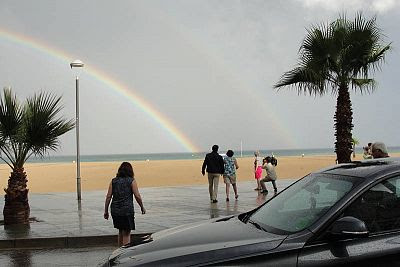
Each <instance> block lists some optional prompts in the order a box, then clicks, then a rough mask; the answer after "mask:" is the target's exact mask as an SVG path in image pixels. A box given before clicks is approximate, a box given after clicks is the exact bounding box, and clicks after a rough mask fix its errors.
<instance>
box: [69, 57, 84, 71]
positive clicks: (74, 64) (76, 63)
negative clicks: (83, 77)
mask: <svg viewBox="0 0 400 267" xmlns="http://www.w3.org/2000/svg"><path fill="white" fill-rule="evenodd" d="M69 65H70V66H71V69H72V68H83V66H84V65H85V64H83V62H82V61H80V60H79V59H76V60H74V61H72V62H71V63H70V64H69Z"/></svg>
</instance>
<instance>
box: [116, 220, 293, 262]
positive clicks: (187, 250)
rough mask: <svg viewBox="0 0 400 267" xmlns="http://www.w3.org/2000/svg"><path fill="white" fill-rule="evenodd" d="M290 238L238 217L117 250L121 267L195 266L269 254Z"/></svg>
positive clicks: (175, 230) (190, 226) (170, 232)
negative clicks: (156, 266)
mask: <svg viewBox="0 0 400 267" xmlns="http://www.w3.org/2000/svg"><path fill="white" fill-rule="evenodd" d="M285 238H286V236H283V235H276V234H272V233H268V232H265V231H263V230H259V229H257V228H256V227H255V226H254V225H251V224H246V223H243V222H242V221H240V220H239V219H238V218H237V217H232V216H231V217H225V218H222V219H214V220H209V221H206V222H200V223H192V224H187V225H183V226H179V227H175V228H171V229H167V230H164V231H160V232H157V233H154V234H152V235H150V236H149V237H148V238H147V239H145V240H144V242H143V244H139V245H136V246H132V247H128V248H120V249H118V250H116V251H115V252H114V253H113V254H112V255H111V257H110V263H115V264H120V265H121V266H145V265H149V266H150V265H168V266H174V265H176V266H191V265H202V264H208V263H218V262H222V261H224V260H226V259H234V258H241V257H245V256H249V255H257V254H262V253H265V252H266V251H269V250H272V249H274V248H276V247H278V246H279V245H280V244H281V243H282V241H283V240H284V239H285Z"/></svg>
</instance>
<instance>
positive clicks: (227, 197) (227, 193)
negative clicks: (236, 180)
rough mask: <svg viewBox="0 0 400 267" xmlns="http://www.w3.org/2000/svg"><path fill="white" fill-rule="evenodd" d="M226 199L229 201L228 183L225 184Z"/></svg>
mask: <svg viewBox="0 0 400 267" xmlns="http://www.w3.org/2000/svg"><path fill="white" fill-rule="evenodd" d="M225 193H226V201H229V184H228V183H226V184H225Z"/></svg>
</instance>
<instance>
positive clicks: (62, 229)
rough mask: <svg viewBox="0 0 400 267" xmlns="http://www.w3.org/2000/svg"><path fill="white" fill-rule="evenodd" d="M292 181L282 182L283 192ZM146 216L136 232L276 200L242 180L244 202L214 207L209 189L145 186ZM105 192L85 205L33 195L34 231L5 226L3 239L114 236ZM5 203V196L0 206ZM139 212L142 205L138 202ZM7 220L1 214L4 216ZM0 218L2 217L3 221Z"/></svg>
mask: <svg viewBox="0 0 400 267" xmlns="http://www.w3.org/2000/svg"><path fill="white" fill-rule="evenodd" d="M292 182H293V180H278V181H277V186H278V188H279V190H282V189H283V188H285V187H286V186H288V185H289V184H291V183H292ZM140 191H141V195H142V197H143V201H144V205H145V207H146V210H147V213H146V214H145V215H142V214H138V213H137V214H136V216H135V220H136V229H137V230H135V231H133V233H149V232H156V231H159V230H163V229H166V228H171V227H175V226H178V225H182V224H186V223H192V222H197V221H202V220H207V219H210V218H217V217H221V216H229V215H235V214H240V213H242V212H246V211H249V210H252V209H254V208H256V207H258V206H259V205H261V204H263V203H264V202H265V201H266V200H268V199H269V198H271V197H272V196H273V194H267V195H264V194H259V192H255V191H254V190H253V182H252V181H246V182H239V183H238V193H239V198H238V199H237V200H235V199H234V197H233V195H231V197H232V198H231V199H230V201H229V202H227V201H225V194H224V193H223V192H220V193H219V195H218V196H219V197H218V200H219V201H218V203H210V200H209V193H208V186H207V185H200V186H180V187H178V186H176V187H172V186H171V187H153V188H140ZM105 194H106V189H104V191H92V192H83V194H82V201H81V202H78V201H77V200H76V195H75V193H51V194H31V195H30V208H31V216H34V217H35V218H36V219H37V220H38V222H33V223H31V224H30V227H26V228H21V227H19V226H12V227H5V228H4V231H0V239H4V240H7V239H14V238H37V237H63V236H68V237H74V236H100V235H114V234H116V229H114V227H113V224H112V220H108V221H107V220H104V219H103V211H104V206H103V205H104V197H105ZM1 206H4V199H3V198H0V207H1ZM135 209H136V210H139V207H138V206H137V205H136V203H135ZM0 216H2V214H1V215H0ZM0 219H2V218H1V217H0Z"/></svg>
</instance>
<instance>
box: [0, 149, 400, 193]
mask: <svg viewBox="0 0 400 267" xmlns="http://www.w3.org/2000/svg"><path fill="white" fill-rule="evenodd" d="M392 156H400V154H398V155H392ZM335 159H336V156H335V155H333V154H332V155H321V156H305V157H300V156H299V157H296V156H291V157H289V156H288V157H278V166H277V168H276V171H277V175H278V179H288V178H289V179H297V178H301V177H303V176H304V175H306V174H308V173H310V172H312V171H315V170H318V169H321V168H324V167H327V166H330V165H333V164H335ZM355 159H356V160H359V159H361V155H356V158H355ZM237 160H238V163H239V169H238V173H237V177H238V184H239V186H240V181H251V180H254V178H253V177H254V174H253V160H254V159H253V158H252V157H249V158H237ZM131 163H132V164H133V167H134V171H135V178H136V180H137V182H138V185H139V187H158V186H176V185H196V184H207V177H204V176H202V174H201V165H202V163H203V160H199V159H198V160H157V161H156V160H154V161H135V162H131ZM119 164H120V162H83V163H81V178H82V181H81V183H82V191H92V190H106V189H107V187H108V184H109V183H110V180H111V178H113V177H114V176H115V173H116V171H117V168H118V166H119ZM25 171H26V173H27V177H28V180H29V181H28V188H29V190H30V193H46V192H75V191H76V164H75V163H72V162H71V163H47V164H41V163H27V164H26V165H25ZM9 175H10V168H9V167H8V166H7V165H5V164H1V165H0V183H1V186H2V187H3V188H4V187H6V186H7V180H8V177H9ZM220 182H222V179H221V180H220ZM254 184H255V183H254ZM1 194H4V191H3V190H2V193H1Z"/></svg>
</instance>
